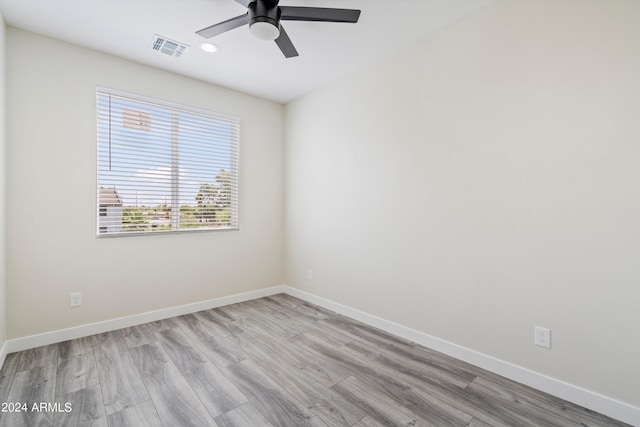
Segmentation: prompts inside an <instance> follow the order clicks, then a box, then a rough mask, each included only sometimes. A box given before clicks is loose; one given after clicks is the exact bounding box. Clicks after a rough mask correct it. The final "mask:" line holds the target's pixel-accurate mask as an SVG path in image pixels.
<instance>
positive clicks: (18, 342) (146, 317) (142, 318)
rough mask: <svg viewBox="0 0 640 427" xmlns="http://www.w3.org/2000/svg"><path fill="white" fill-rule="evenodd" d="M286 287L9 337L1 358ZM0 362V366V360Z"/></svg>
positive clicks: (283, 289)
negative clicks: (14, 337) (10, 338)
mask: <svg viewBox="0 0 640 427" xmlns="http://www.w3.org/2000/svg"><path fill="white" fill-rule="evenodd" d="M284 291H285V287H284V286H274V287H272V288H265V289H260V290H257V291H251V292H245V293H241V294H235V295H230V296H226V297H221V298H214V299H210V300H207V301H200V302H196V303H193V304H185V305H180V306H177V307H169V308H165V309H162V310H156V311H149V312H146V313H141V314H135V315H132V316H126V317H119V318H117V319H110V320H105V321H102V322H96V323H90V324H88V325H81V326H76V327H73V328H68V329H59V330H56V331H51V332H45V333H42V334H37V335H30V336H27V337H23V338H16V339H12V340H9V341H7V342H6V343H5V345H4V346H3V347H2V353H0V356H2V360H3V361H4V356H5V355H6V354H7V353H13V352H16V351H22V350H27V349H30V348H35V347H40V346H42V345H48V344H55V343H58V342H62V341H67V340H72V339H76V338H82V337H87V336H90V335H95V334H101V333H103V332H109V331H113V330H116V329H122V328H128V327H130V326H135V325H140V324H142V323H148V322H154V321H156V320H162V319H168V318H170V317H175V316H182V315H183V314H189V313H195V312H196V311H202V310H208V309H210V308H215V307H221V306H223V305H229V304H235V303H238V302H243V301H249V300H252V299H256V298H262V297H266V296H270V295H275V294H279V293H282V292H284ZM0 366H2V365H1V364H0Z"/></svg>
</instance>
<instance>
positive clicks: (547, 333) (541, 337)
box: [533, 326, 551, 348]
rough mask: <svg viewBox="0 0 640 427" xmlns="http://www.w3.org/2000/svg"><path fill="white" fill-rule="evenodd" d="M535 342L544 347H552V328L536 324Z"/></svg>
mask: <svg viewBox="0 0 640 427" xmlns="http://www.w3.org/2000/svg"><path fill="white" fill-rule="evenodd" d="M533 334H534V336H533V343H534V344H535V345H539V346H540V347H544V348H551V329H548V328H542V327H540V326H536V327H535V328H534V331H533Z"/></svg>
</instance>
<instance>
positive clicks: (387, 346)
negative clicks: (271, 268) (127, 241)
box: [0, 294, 626, 427]
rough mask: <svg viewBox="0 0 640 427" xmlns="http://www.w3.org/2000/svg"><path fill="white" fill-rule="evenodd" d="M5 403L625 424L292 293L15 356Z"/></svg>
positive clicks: (199, 413) (374, 424) (333, 419)
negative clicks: (309, 301)
mask: <svg viewBox="0 0 640 427" xmlns="http://www.w3.org/2000/svg"><path fill="white" fill-rule="evenodd" d="M0 402H13V403H16V402H22V403H27V405H28V407H29V408H31V407H32V405H33V403H34V402H36V403H40V402H45V403H50V404H51V405H52V406H53V405H54V404H56V403H57V404H58V406H57V407H55V406H54V407H53V408H49V409H48V410H42V411H28V412H13V413H0V427H4V426H7V427H17V426H27V427H31V426H61V427H72V426H113V427H126V426H132V427H144V426H165V427H168V426H171V427H183V426H198V427H199V426H225V427H226V426H248V427H259V426H330V427H335V426H357V427H378V426H475V427H481V426H518V427H520V426H623V425H626V424H623V423H620V422H617V421H615V420H612V419H610V418H607V417H605V416H604V415H601V414H598V413H595V412H592V411H589V410H587V409H585V408H582V407H579V406H576V405H574V404H571V403H569V402H566V401H563V400H561V399H558V398H556V397H553V396H550V395H547V394H544V393H541V392H539V391H536V390H533V389H531V388H529V387H526V386H524V385H521V384H517V383H514V382H513V381H510V380H507V379H505V378H502V377H500V376H498V375H495V374H492V373H490V372H487V371H484V370H482V369H480V368H477V367H474V366H472V365H468V364H466V363H464V362H461V361H458V360H455V359H452V358H450V357H448V356H445V355H443V354H441V353H438V352H435V351H433V350H429V349H427V348H424V347H421V346H419V345H417V344H415V343H412V342H409V341H406V340H403V339H401V338H398V337H395V336H393V335H390V334H387V333H385V332H383V331H380V330H377V329H374V328H371V327H369V326H367V325H364V324H362V323H360V322H357V321H355V320H352V319H349V318H346V317H343V316H341V315H338V314H336V313H333V312H331V311H328V310H325V309H323V308H321V307H317V306H314V305H313V304H309V303H306V302H304V301H301V300H299V299H296V298H293V297H291V296H288V295H284V294H281V295H275V296H272V297H267V298H261V299H258V300H253V301H248V302H244V303H239V304H233V305H229V306H225V307H220V308H217V309H212V310H206V311H202V312H198V313H193V314H188V315H185V316H180V317H176V318H173V319H166V320H162V321H158V322H151V323H148V324H145V325H138V326H133V327H130V328H125V329H120V330H117V331H112V332H108V333H104V334H99V335H95V336H92V337H86V338H81V339H77V340H72V341H66V342H62V343H59V344H54V345H48V346H43V347H39V348H35V349H31V350H25V351H22V352H19V353H12V354H9V355H8V356H7V358H6V360H5V363H4V365H3V367H2V370H0ZM65 404H70V405H71V408H72V409H71V411H70V412H65V411H64V408H65V406H64V405H65Z"/></svg>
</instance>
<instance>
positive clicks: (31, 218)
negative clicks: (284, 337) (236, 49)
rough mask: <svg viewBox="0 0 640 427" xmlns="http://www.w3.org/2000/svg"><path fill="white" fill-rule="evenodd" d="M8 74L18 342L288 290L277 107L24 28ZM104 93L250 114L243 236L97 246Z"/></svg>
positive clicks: (12, 284)
mask: <svg viewBox="0 0 640 427" xmlns="http://www.w3.org/2000/svg"><path fill="white" fill-rule="evenodd" d="M168 60H175V59H173V58H168ZM7 65H8V67H7V86H8V90H7V103H8V105H7V111H8V114H7V123H8V124H9V125H8V138H7V162H8V168H7V179H8V188H7V245H8V256H7V263H8V266H7V273H8V278H7V283H8V289H7V291H8V296H7V298H8V300H9V301H10V304H9V307H8V337H9V338H16V337H23V336H27V335H31V334H36V333H41V332H47V331H53V330H57V329H62V328H67V327H72V326H78V325H84V324H87V323H91V322H97V321H101V320H107V319H112V318H116V317H121V316H126V315H132V314H138V313H143V312H146V311H151V310H157V309H162V308H167V307H173V306H177V305H182V304H187V303H193V302H199V301H203V300H207V299H212V298H217V297H222V296H227V295H232V294H236V293H241V292H246V291H251V290H256V289H262V288H266V287H270V286H275V285H280V284H282V276H283V273H282V264H283V260H282V256H283V238H282V235H283V219H282V218H283V213H282V197H283V183H282V175H283V165H282V156H283V155H282V150H283V143H282V129H283V107H282V106H281V105H280V104H276V103H273V102H269V101H265V100H261V99H258V98H255V97H252V96H248V95H244V94H240V93H237V92H234V91H231V90H227V89H223V88H219V87H215V86H212V85H210V84H206V83H203V82H199V81H195V80H192V79H188V78H185V77H180V76H178V75H175V74H171V73H168V72H164V71H160V70H157V69H153V68H150V67H147V66H143V65H140V64H136V63H133V62H130V61H126V60H122V59H119V58H115V57H112V56H109V55H106V54H102V53H98V52H95V51H92V50H87V49H84V48H80V47H77V46H73V45H70V44H66V43H63V42H59V41H55V40H52V39H50V38H45V37H40V36H38V35H35V34H32V33H28V32H25V31H22V30H17V29H14V28H8V30H7ZM212 66H215V65H212ZM96 85H100V86H106V87H111V88H115V89H119V90H122V91H128V92H132V93H137V94H141V95H145V96H150V97H154V98H160V99H164V100H168V101H172V102H176V103H181V104H185V105H190V106H194V107H198V108H204V109H208V110H212V111H217V112H221V113H226V114H231V115H236V116H239V117H240V118H241V172H240V191H241V196H240V203H241V205H240V209H241V214H240V215H241V218H240V220H241V231H240V232H208V233H198V234H193V233H192V234H183V235H159V236H143V237H124V238H106V239H104V238H103V239H97V238H96V237H95V221H96V219H95V217H96V213H95V209H96V208H95V197H96V196H95V194H96V165H95V164H96V160H95V159H96V125H95V103H96V101H95V90H96ZM75 291H80V292H82V297H83V305H82V307H80V308H74V309H70V308H69V293H70V292H75Z"/></svg>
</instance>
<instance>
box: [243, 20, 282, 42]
mask: <svg viewBox="0 0 640 427" xmlns="http://www.w3.org/2000/svg"><path fill="white" fill-rule="evenodd" d="M249 29H250V30H251V34H253V35H254V36H255V37H256V38H259V39H260V40H267V41H273V40H275V39H277V38H278V37H279V36H280V29H279V28H278V27H276V26H275V25H273V24H272V23H270V22H264V21H262V22H254V23H253V24H251V26H250V27H249Z"/></svg>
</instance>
